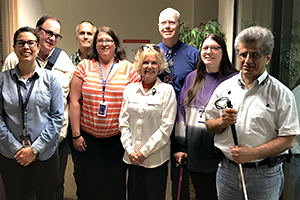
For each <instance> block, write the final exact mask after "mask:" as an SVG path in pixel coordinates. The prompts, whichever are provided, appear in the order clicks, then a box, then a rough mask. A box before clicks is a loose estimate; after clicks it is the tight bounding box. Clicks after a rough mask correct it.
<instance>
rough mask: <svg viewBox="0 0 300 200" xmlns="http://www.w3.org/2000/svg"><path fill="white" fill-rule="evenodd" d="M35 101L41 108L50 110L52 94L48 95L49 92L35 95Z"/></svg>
mask: <svg viewBox="0 0 300 200" xmlns="http://www.w3.org/2000/svg"><path fill="white" fill-rule="evenodd" d="M35 101H36V105H38V106H39V107H41V108H50V103H51V98H50V94H48V93H47V92H43V93H39V92H37V93H35Z"/></svg>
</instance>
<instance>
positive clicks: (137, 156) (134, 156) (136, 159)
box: [128, 151, 146, 165]
mask: <svg viewBox="0 0 300 200" xmlns="http://www.w3.org/2000/svg"><path fill="white" fill-rule="evenodd" d="M128 157H129V159H130V161H131V162H132V164H134V165H140V164H142V163H143V162H144V160H145V159H146V158H145V156H144V155H143V154H142V153H141V151H138V152H137V153H135V152H133V153H131V154H130V155H129V156H128Z"/></svg>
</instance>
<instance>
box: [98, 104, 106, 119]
mask: <svg viewBox="0 0 300 200" xmlns="http://www.w3.org/2000/svg"><path fill="white" fill-rule="evenodd" d="M106 111H107V103H106V102H101V103H100V105H99V111H98V116H100V117H106Z"/></svg>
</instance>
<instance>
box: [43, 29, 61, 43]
mask: <svg viewBox="0 0 300 200" xmlns="http://www.w3.org/2000/svg"><path fill="white" fill-rule="evenodd" d="M40 29H41V30H43V31H44V32H45V33H46V35H48V36H49V37H50V38H51V37H53V35H54V37H55V39H56V40H61V39H62V36H61V35H59V34H55V33H53V32H52V31H50V30H46V29H44V28H42V27H41V28H40Z"/></svg>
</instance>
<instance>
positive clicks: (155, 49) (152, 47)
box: [140, 45, 160, 52]
mask: <svg viewBox="0 0 300 200" xmlns="http://www.w3.org/2000/svg"><path fill="white" fill-rule="evenodd" d="M149 49H152V50H154V51H158V52H159V51H160V48H159V46H156V45H148V46H141V47H140V50H142V51H148V50H149Z"/></svg>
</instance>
